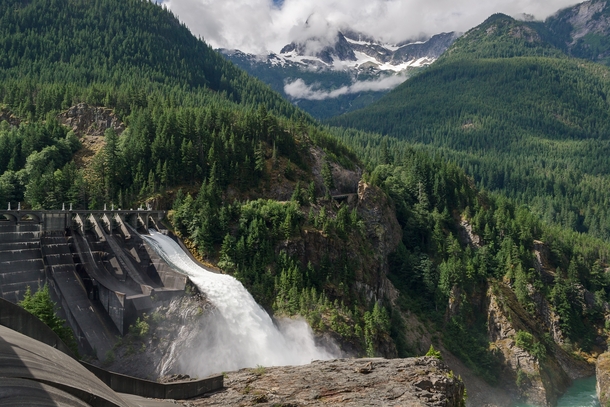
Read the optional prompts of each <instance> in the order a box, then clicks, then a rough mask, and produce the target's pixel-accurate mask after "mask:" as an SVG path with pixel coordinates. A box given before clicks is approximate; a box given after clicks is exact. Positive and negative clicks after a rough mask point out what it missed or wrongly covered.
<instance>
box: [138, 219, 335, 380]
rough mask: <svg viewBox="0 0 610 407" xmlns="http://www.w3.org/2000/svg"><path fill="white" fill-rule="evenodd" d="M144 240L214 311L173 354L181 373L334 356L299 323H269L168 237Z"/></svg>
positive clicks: (227, 279)
mask: <svg viewBox="0 0 610 407" xmlns="http://www.w3.org/2000/svg"><path fill="white" fill-rule="evenodd" d="M143 238H144V239H146V240H147V241H148V242H149V243H150V245H151V246H152V247H153V248H154V250H155V251H156V252H157V253H158V254H159V256H161V257H162V258H163V259H164V260H165V261H166V262H167V263H168V264H169V265H171V266H172V267H173V268H175V269H176V270H178V271H179V272H181V273H184V275H186V276H188V277H189V279H190V280H191V281H192V282H193V284H195V285H196V286H197V287H198V288H199V291H200V292H202V293H204V294H205V295H206V297H207V299H208V300H209V301H210V302H211V303H212V304H213V305H214V307H215V308H216V309H215V312H211V313H210V314H209V315H206V316H204V318H205V327H206V329H205V330H202V331H198V332H195V333H194V335H193V336H192V337H191V338H189V341H187V344H186V345H185V346H182V347H181V348H180V349H174V351H175V355H173V356H172V357H173V358H174V359H175V360H174V362H173V363H175V364H176V365H178V366H180V370H181V371H182V372H184V373H187V374H189V375H192V376H200V377H201V376H206V375H209V374H212V373H218V372H223V371H232V370H238V369H240V368H243V367H256V366H258V365H261V366H281V365H303V364H308V363H310V362H312V361H313V360H324V359H332V358H335V357H338V356H339V355H338V354H333V352H331V351H329V350H327V349H325V348H323V347H320V346H317V345H316V343H315V340H314V336H313V332H312V331H311V328H310V327H309V325H308V324H307V323H306V322H305V321H304V320H290V319H286V320H283V321H281V322H280V323H279V324H276V323H274V321H273V320H272V319H271V317H270V316H269V314H267V312H266V311H265V310H264V309H263V308H262V307H261V306H260V305H258V304H257V303H256V301H255V300H254V298H253V297H252V295H250V293H249V292H248V291H247V290H246V288H245V287H244V286H243V285H242V284H241V283H240V282H239V281H238V280H237V279H235V278H234V277H232V276H229V275H226V274H219V273H214V272H211V271H209V270H207V269H205V268H204V267H202V266H200V265H199V264H197V263H195V262H194V261H193V260H192V259H191V257H190V256H189V255H188V254H187V253H186V252H185V251H184V250H183V249H182V248H181V247H180V246H179V245H178V243H176V242H175V241H174V240H173V239H172V238H170V237H168V236H165V235H164V234H162V233H158V232H156V231H154V230H150V235H143ZM162 373H166V372H162Z"/></svg>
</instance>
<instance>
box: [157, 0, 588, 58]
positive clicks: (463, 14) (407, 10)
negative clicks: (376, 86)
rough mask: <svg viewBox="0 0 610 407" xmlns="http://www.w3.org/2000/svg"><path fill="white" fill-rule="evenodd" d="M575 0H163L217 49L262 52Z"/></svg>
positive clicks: (467, 21) (422, 29)
mask: <svg viewBox="0 0 610 407" xmlns="http://www.w3.org/2000/svg"><path fill="white" fill-rule="evenodd" d="M577 2H578V0H576V1H575V0H487V1H481V0H284V2H283V4H282V5H281V6H277V5H276V4H274V2H273V0H164V4H165V5H167V6H168V8H169V9H170V10H172V11H173V12H174V13H175V14H177V15H178V16H179V18H180V19H181V20H182V21H183V22H184V23H186V25H187V26H188V27H189V28H190V29H191V30H192V31H193V33H194V34H196V35H201V36H202V37H204V39H205V40H206V41H207V42H208V43H210V44H211V45H212V46H213V47H215V48H221V47H222V48H230V49H240V50H242V51H244V52H250V53H257V54H264V53H267V52H270V51H272V52H279V50H280V49H281V48H282V47H283V46H284V45H286V44H289V43H290V42H292V41H299V40H300V41H304V40H306V39H308V38H311V37H318V38H321V39H322V41H324V39H325V40H326V41H331V40H332V39H333V38H334V35H335V33H336V30H337V29H339V28H341V27H350V28H352V29H353V30H356V31H360V32H363V33H365V34H369V35H372V36H374V37H375V38H380V39H384V40H387V41H389V42H398V41H402V40H406V39H411V38H416V37H418V36H420V35H433V34H438V33H440V32H448V31H459V32H463V31H466V30H468V29H470V28H472V27H474V26H476V25H478V24H480V23H481V22H483V21H484V20H485V19H486V18H487V17H489V16H490V15H491V14H494V13H498V12H501V13H505V14H508V15H513V16H516V15H522V14H523V13H526V14H531V15H533V16H535V17H536V18H538V19H544V18H546V17H547V16H549V15H551V14H553V13H555V12H556V11H558V10H559V9H560V8H563V7H567V6H569V5H572V4H576V3H577Z"/></svg>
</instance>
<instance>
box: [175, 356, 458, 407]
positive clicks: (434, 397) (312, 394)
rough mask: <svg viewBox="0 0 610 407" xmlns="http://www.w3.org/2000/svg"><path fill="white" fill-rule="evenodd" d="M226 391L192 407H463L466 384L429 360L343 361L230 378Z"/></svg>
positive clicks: (261, 370)
mask: <svg viewBox="0 0 610 407" xmlns="http://www.w3.org/2000/svg"><path fill="white" fill-rule="evenodd" d="M224 383H225V387H226V390H225V391H223V392H218V393H215V394H212V395H210V396H209V397H206V398H204V399H199V400H192V401H190V402H188V403H187V405H188V406H192V407H195V406H197V407H199V406H228V405H232V406H238V405H239V406H253V405H260V406H319V405H325V406H339V405H341V406H354V407H356V406H358V407H360V406H373V405H375V406H379V405H392V406H410V407H427V406H438V407H459V406H463V396H464V384H463V383H462V381H461V380H460V379H458V378H457V377H455V376H454V374H453V372H451V371H450V370H449V368H447V366H446V365H445V364H444V363H443V362H441V361H439V360H437V359H435V358H431V357H422V358H411V359H391V360H388V359H340V360H329V361H315V362H313V363H311V364H309V365H305V366H285V367H272V368H256V369H242V370H240V371H238V372H232V373H228V374H227V375H226V377H225V380H224Z"/></svg>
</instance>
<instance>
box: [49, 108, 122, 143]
mask: <svg viewBox="0 0 610 407" xmlns="http://www.w3.org/2000/svg"><path fill="white" fill-rule="evenodd" d="M58 119H59V121H60V122H61V123H62V124H64V125H66V126H68V127H69V128H71V129H72V131H74V133H75V134H76V135H77V136H78V137H83V136H103V135H104V132H105V131H106V130H107V129H109V128H112V129H113V130H114V131H115V132H116V133H117V134H121V133H122V132H123V131H124V130H125V125H124V124H123V123H122V122H121V121H120V120H119V118H118V117H116V115H115V114H114V112H113V111H112V109H109V108H105V107H100V106H89V105H87V104H86V103H79V104H78V105H76V106H72V107H71V108H69V109H68V110H66V111H65V112H63V113H61V114H60V115H59V116H58Z"/></svg>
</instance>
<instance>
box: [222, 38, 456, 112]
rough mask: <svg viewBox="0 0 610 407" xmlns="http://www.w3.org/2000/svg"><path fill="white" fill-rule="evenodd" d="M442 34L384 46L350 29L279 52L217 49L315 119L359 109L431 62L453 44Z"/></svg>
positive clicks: (384, 44) (453, 39) (383, 43)
mask: <svg viewBox="0 0 610 407" xmlns="http://www.w3.org/2000/svg"><path fill="white" fill-rule="evenodd" d="M458 36H459V35H458V34H456V33H453V32H451V33H443V34H438V35H435V36H433V37H431V38H427V39H421V40H411V41H403V42H400V43H397V44H389V43H385V42H383V41H378V40H376V39H374V38H371V37H369V36H366V35H364V34H360V33H356V32H353V31H350V30H342V31H339V32H337V33H336V37H335V39H334V40H333V41H328V40H327V39H321V38H311V39H308V40H307V41H304V42H293V43H291V44H288V45H286V46H284V47H283V48H282V50H281V51H280V52H279V53H271V54H269V55H252V54H246V53H243V52H241V51H239V50H226V49H221V50H220V52H221V53H223V54H224V55H225V56H226V57H227V58H228V59H229V60H231V61H232V62H233V63H235V64H236V65H238V66H240V67H241V68H243V69H245V70H246V71H247V72H248V73H250V74H251V75H254V76H256V77H258V78H259V79H261V80H262V81H263V82H266V83H268V84H269V85H271V87H272V88H273V89H275V90H276V91H278V92H280V93H282V94H283V95H284V96H286V97H287V98H289V99H290V100H292V101H293V103H295V104H298V105H299V106H300V107H302V108H303V109H305V110H306V111H308V112H309V113H311V114H312V115H314V116H317V117H319V118H324V117H330V116H334V115H338V114H342V113H345V112H347V111H350V110H354V109H356V108H361V107H364V106H366V105H367V104H369V103H372V102H374V101H375V100H377V99H378V98H380V97H381V96H382V95H383V94H385V93H386V92H388V91H390V90H391V89H393V88H394V87H396V86H398V85H399V84H400V83H402V82H403V81H404V80H406V79H407V78H408V77H409V76H410V75H411V73H412V72H413V70H416V69H421V68H423V67H426V66H428V65H430V64H431V63H432V62H434V61H435V60H436V59H437V58H438V57H439V56H440V55H441V54H442V53H443V52H444V51H445V50H446V49H447V48H449V46H450V45H451V44H452V43H453V41H455V40H456V39H457V37H458Z"/></svg>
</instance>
